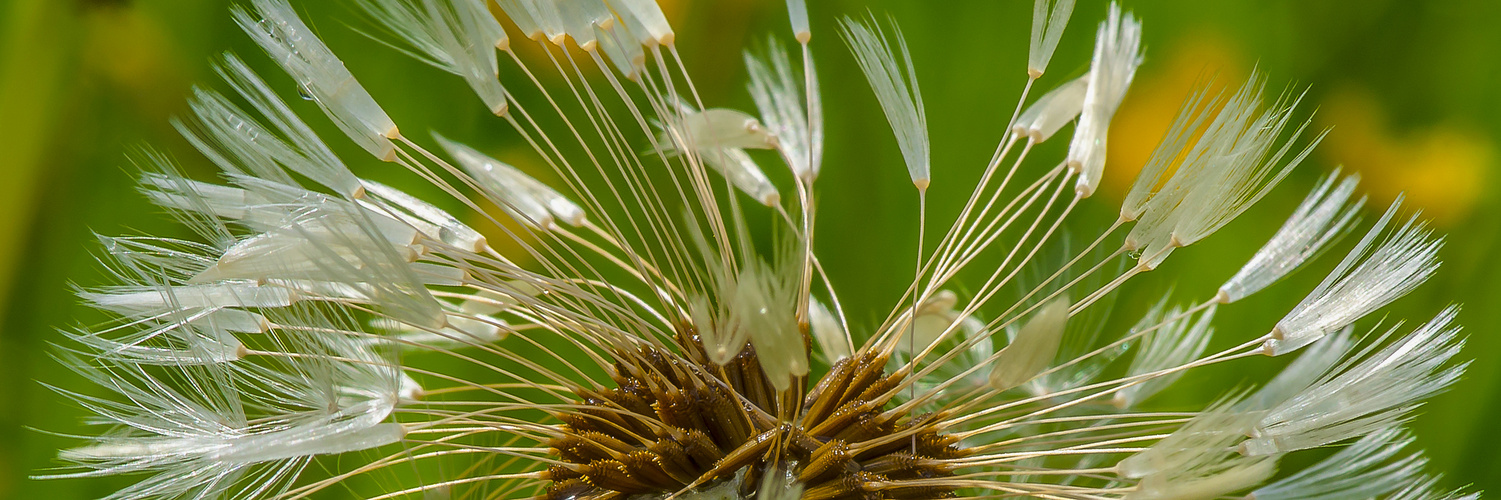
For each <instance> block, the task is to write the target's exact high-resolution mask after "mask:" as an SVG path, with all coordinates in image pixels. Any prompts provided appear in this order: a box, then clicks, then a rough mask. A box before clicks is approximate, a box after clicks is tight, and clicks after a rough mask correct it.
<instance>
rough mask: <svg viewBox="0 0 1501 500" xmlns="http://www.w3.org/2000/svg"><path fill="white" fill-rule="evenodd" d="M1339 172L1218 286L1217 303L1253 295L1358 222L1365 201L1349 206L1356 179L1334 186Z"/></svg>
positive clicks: (1357, 181) (1310, 195)
mask: <svg viewBox="0 0 1501 500" xmlns="http://www.w3.org/2000/svg"><path fill="white" fill-rule="evenodd" d="M1337 178H1339V171H1338V170H1336V171H1335V172H1334V173H1331V174H1329V175H1328V176H1326V177H1324V180H1323V181H1321V182H1319V184H1318V185H1317V186H1315V187H1314V189H1313V192H1311V193H1309V194H1308V197H1307V198H1304V199H1303V203H1301V204H1299V205H1298V208H1297V210H1294V211H1293V214H1292V216H1290V217H1288V218H1287V222H1284V223H1282V228H1281V229H1278V230H1277V234H1275V235H1272V239H1271V240H1268V241H1267V242H1266V245H1263V246H1262V247H1261V249H1260V250H1257V251H1256V255H1254V256H1252V257H1251V260H1250V261H1249V262H1246V265H1245V266H1243V267H1241V268H1240V271H1239V272H1237V273H1235V276H1233V277H1231V278H1230V280H1229V281H1226V282H1225V284H1223V285H1220V296H1219V300H1220V301H1221V302H1225V303H1230V302H1234V301H1237V300H1240V299H1242V298H1245V297H1246V296H1248V295H1251V294H1253V293H1256V292H1257V291H1260V290H1261V289H1263V288H1266V287H1267V286H1270V285H1271V284H1273V283H1276V282H1277V280H1280V279H1282V277H1284V276H1287V275H1288V274H1289V273H1291V272H1293V271H1294V270H1297V268H1298V266H1301V265H1303V263H1304V262H1307V261H1309V260H1312V259H1313V258H1314V257H1316V256H1318V255H1319V254H1320V253H1322V252H1323V251H1324V248H1325V247H1326V246H1327V245H1328V244H1329V243H1331V242H1332V241H1334V240H1337V239H1339V237H1340V236H1342V235H1344V234H1345V231H1347V230H1348V229H1349V228H1350V227H1352V226H1354V225H1355V224H1356V223H1357V222H1358V220H1359V213H1360V209H1361V208H1362V207H1364V206H1365V200H1366V199H1365V197H1361V198H1360V199H1358V200H1355V202H1353V203H1351V202H1350V196H1351V195H1353V194H1354V193H1355V185H1356V184H1358V183H1359V182H1360V176H1359V175H1350V176H1348V177H1345V179H1344V180H1342V181H1340V183H1339V185H1338V186H1335V184H1334V181H1335V179H1337Z"/></svg>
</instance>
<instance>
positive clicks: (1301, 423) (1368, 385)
mask: <svg viewBox="0 0 1501 500" xmlns="http://www.w3.org/2000/svg"><path fill="white" fill-rule="evenodd" d="M1458 311H1459V310H1458V308H1457V307H1452V306H1451V307H1449V308H1447V309H1445V310H1444V311H1443V312H1441V313H1439V315H1438V316H1436V317H1434V318H1433V319H1432V320H1430V321H1429V322H1428V323H1426V324H1424V325H1422V326H1420V327H1418V328H1417V329H1416V330H1414V331H1413V332H1412V333H1410V334H1408V335H1407V336H1406V337H1403V338H1402V339H1400V340H1398V341H1396V342H1393V343H1392V344H1391V345H1389V346H1386V347H1385V348H1383V349H1381V350H1380V351H1378V352H1376V353H1375V354H1371V355H1369V356H1365V357H1364V359H1360V356H1357V357H1356V358H1353V359H1351V360H1350V361H1347V362H1346V363H1345V366H1342V367H1340V368H1339V369H1337V370H1336V371H1335V372H1334V373H1331V374H1329V375H1326V376H1325V377H1324V378H1323V379H1321V380H1319V381H1318V382H1315V383H1314V385H1312V386H1310V387H1309V388H1307V389H1305V390H1303V391H1302V392H1300V393H1298V395H1297V396H1293V397H1292V398H1290V399H1288V400H1287V401H1284V402H1282V404H1279V405H1277V406H1276V407H1275V408H1273V409H1272V410H1271V411H1269V412H1267V413H1266V415H1265V416H1264V417H1262V418H1261V419H1260V420H1259V421H1258V422H1257V424H1256V426H1255V428H1254V429H1252V430H1251V433H1250V435H1251V436H1252V438H1251V439H1248V440H1246V441H1245V442H1243V443H1241V445H1240V449H1241V451H1242V453H1245V454H1247V455H1268V454H1274V453H1286V452H1289V451H1294V450H1301V449H1305V448H1312V447H1315V446H1322V445H1325V444H1329V443H1333V442H1337V441H1342V440H1345V439H1349V438H1351V437H1355V436H1362V435H1365V434H1368V433H1371V432H1374V431H1377V430H1380V429H1383V428H1387V427H1390V426H1392V425H1395V424H1396V423H1397V422H1400V421H1402V420H1403V419H1406V418H1407V416H1408V414H1409V413H1411V412H1412V410H1413V409H1415V408H1417V406H1418V405H1420V404H1422V401H1423V400H1424V399H1427V398H1429V397H1432V396H1433V395H1435V394H1438V393H1439V392H1442V391H1443V390H1444V389H1446V388H1448V387H1449V385H1450V384H1453V383H1454V382H1455V381H1456V380H1458V379H1459V376H1460V375H1461V374H1463V373H1464V369H1465V366H1467V365H1468V364H1469V363H1461V364H1459V365H1457V366H1453V367H1448V368H1445V367H1444V365H1445V364H1446V363H1448V362H1449V360H1450V359H1452V358H1453V357H1454V356H1455V355H1457V354H1459V350H1460V348H1462V347H1463V346H1464V340H1463V339H1460V338H1459V326H1457V325H1454V324H1453V322H1454V316H1455V315H1456V314H1457V313H1458ZM1395 329H1396V327H1393V328H1392V331H1394V330H1395ZM1392 331H1388V332H1387V335H1390V334H1391V333H1392ZM1383 337H1384V336H1383ZM1374 347H1375V346H1374V344H1373V346H1372V348H1374ZM1370 350H1371V348H1368V349H1367V350H1366V351H1367V352H1368V351H1370ZM1362 354H1365V353H1362ZM1356 359H1359V363H1355V360H1356ZM1352 365H1353V366H1352Z"/></svg>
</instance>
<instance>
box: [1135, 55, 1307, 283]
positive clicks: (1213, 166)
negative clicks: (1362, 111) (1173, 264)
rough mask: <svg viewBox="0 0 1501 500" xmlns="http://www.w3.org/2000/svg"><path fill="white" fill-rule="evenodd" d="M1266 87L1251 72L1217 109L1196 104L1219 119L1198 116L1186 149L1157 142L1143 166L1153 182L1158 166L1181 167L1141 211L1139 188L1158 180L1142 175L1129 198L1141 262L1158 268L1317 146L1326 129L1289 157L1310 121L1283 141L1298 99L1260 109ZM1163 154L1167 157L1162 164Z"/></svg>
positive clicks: (1245, 204) (1222, 222)
mask: <svg viewBox="0 0 1501 500" xmlns="http://www.w3.org/2000/svg"><path fill="white" fill-rule="evenodd" d="M1265 85H1266V81H1265V78H1264V77H1263V76H1261V75H1260V74H1259V73H1253V74H1252V76H1251V78H1250V79H1249V80H1247V81H1246V83H1245V84H1244V85H1242V86H1241V87H1240V89H1239V90H1238V91H1237V92H1236V93H1235V95H1233V96H1231V97H1230V99H1229V100H1228V101H1226V102H1225V104H1224V105H1223V106H1222V107H1220V108H1219V109H1218V111H1217V112H1215V111H1214V105H1215V104H1217V101H1218V100H1217V99H1216V100H1212V101H1211V102H1210V104H1209V105H1206V106H1203V107H1202V108H1199V109H1201V111H1200V113H1203V114H1209V113H1213V114H1214V119H1213V120H1211V121H1209V122H1208V124H1207V125H1204V126H1203V127H1202V128H1198V127H1197V126H1198V124H1200V123H1203V122H1204V117H1203V116H1200V117H1197V118H1194V119H1193V121H1192V123H1193V125H1194V126H1193V127H1190V128H1188V129H1185V130H1182V131H1181V132H1183V133H1185V134H1186V135H1192V134H1194V133H1198V134H1199V136H1198V137H1197V139H1195V140H1194V142H1193V145H1192V146H1190V147H1189V148H1188V149H1187V150H1186V151H1181V152H1179V153H1173V152H1172V151H1168V152H1166V154H1163V151H1164V150H1163V148H1162V147H1159V149H1158V153H1155V154H1154V157H1153V161H1152V163H1153V164H1152V165H1149V170H1150V172H1148V171H1143V176H1144V177H1145V176H1147V174H1149V173H1150V174H1151V178H1152V179H1153V181H1155V180H1156V177H1159V176H1161V175H1162V173H1163V171H1162V170H1160V169H1164V168H1166V166H1167V164H1170V163H1174V162H1176V164H1177V169H1176V170H1175V171H1174V172H1173V175H1172V177H1171V178H1169V179H1167V180H1166V181H1165V182H1163V183H1162V184H1161V187H1160V188H1157V189H1156V190H1155V191H1152V192H1150V195H1148V196H1147V198H1149V199H1148V200H1147V201H1145V203H1144V204H1142V205H1139V207H1140V209H1139V210H1136V208H1137V206H1133V205H1134V204H1136V203H1140V200H1141V199H1142V196H1141V192H1140V191H1138V189H1137V188H1140V187H1142V186H1144V185H1154V186H1155V184H1156V182H1153V181H1145V182H1144V181H1143V178H1138V182H1137V188H1133V190H1132V193H1133V194H1134V195H1136V196H1135V197H1133V198H1128V200H1127V202H1128V203H1127V205H1125V206H1123V209H1122V217H1123V218H1125V217H1128V216H1133V215H1135V216H1140V219H1139V220H1138V221H1137V223H1136V225H1135V227H1132V228H1131V232H1130V234H1128V235H1127V237H1126V247H1127V248H1128V249H1133V250H1134V249H1141V250H1142V257H1141V262H1142V265H1144V266H1146V267H1148V268H1152V267H1156V266H1157V265H1158V264H1160V263H1161V262H1162V261H1163V260H1164V259H1166V258H1167V256H1168V254H1170V253H1172V251H1173V250H1174V249H1176V248H1180V247H1184V246H1188V245H1191V244H1193V243H1195V242H1197V241H1199V240H1201V239H1204V238H1205V237H1207V236H1209V235H1210V234H1213V233H1214V232H1215V231H1217V230H1218V229H1219V228H1221V227H1224V226H1225V224H1229V223H1230V221H1232V220H1234V219H1235V218H1236V217H1238V216H1239V215H1240V214H1241V213H1244V212H1245V211H1246V210H1247V209H1249V208H1250V207H1251V206H1252V205H1254V204H1255V203H1256V202H1257V201H1260V200H1261V198H1262V197H1263V196H1265V195H1266V194H1267V193H1268V192H1270V191H1271V189H1272V188H1273V187H1275V186H1276V185H1277V183H1279V182H1281V180H1282V179H1283V178H1284V177H1286V176H1287V174H1289V173H1290V172H1291V171H1292V169H1294V168H1296V167H1297V166H1298V164H1300V163H1301V162H1302V161H1303V159H1304V158H1306V157H1307V155H1308V153H1309V152H1311V151H1312V149H1313V147H1314V146H1315V145H1317V144H1318V142H1319V139H1321V138H1322V135H1321V136H1320V137H1319V138H1316V139H1314V140H1313V141H1311V143H1310V144H1309V145H1308V146H1306V147H1305V148H1304V149H1303V150H1302V151H1301V152H1299V153H1298V154H1296V155H1295V156H1293V157H1291V158H1286V157H1287V155H1288V153H1289V152H1291V151H1292V146H1293V143H1294V141H1296V140H1297V138H1298V137H1299V136H1301V135H1302V133H1303V131H1304V130H1305V129H1306V128H1307V127H1308V123H1309V122H1307V121H1305V122H1303V123H1302V124H1301V125H1300V126H1299V127H1298V128H1297V129H1296V130H1295V131H1294V132H1293V133H1292V134H1290V137H1288V138H1287V139H1286V140H1282V141H1280V142H1281V145H1280V146H1279V145H1278V142H1279V139H1280V138H1281V135H1283V134H1282V131H1283V130H1284V129H1285V127H1286V126H1287V124H1288V123H1289V121H1290V120H1291V118H1292V112H1293V110H1294V109H1295V108H1296V107H1297V103H1298V100H1297V99H1293V98H1291V97H1290V96H1288V95H1283V96H1281V97H1279V98H1278V100H1277V101H1276V102H1275V103H1273V105H1272V106H1270V107H1269V108H1268V109H1266V110H1261V103H1262V94H1263V90H1264V88H1265ZM1197 100H1198V97H1195V98H1194V99H1190V104H1188V105H1185V106H1184V110H1183V112H1188V111H1189V110H1191V109H1194V108H1195V107H1196V106H1194V104H1196V101H1197ZM1182 119H1183V115H1182V113H1180V120H1179V122H1178V124H1177V125H1183V124H1185V123H1186V122H1184V121H1182ZM1175 126H1176V125H1175ZM1175 132H1178V131H1175ZM1184 137H1185V136H1178V137H1177V138H1175V139H1173V140H1172V141H1171V142H1172V143H1179V144H1181V143H1184V142H1185V141H1182V139H1183V138H1184ZM1168 143H1169V141H1164V144H1168ZM1159 154H1161V156H1158V155H1159ZM1285 158H1286V159H1285ZM1159 159H1161V160H1163V161H1165V162H1166V163H1162V164H1157V161H1158V160H1159Z"/></svg>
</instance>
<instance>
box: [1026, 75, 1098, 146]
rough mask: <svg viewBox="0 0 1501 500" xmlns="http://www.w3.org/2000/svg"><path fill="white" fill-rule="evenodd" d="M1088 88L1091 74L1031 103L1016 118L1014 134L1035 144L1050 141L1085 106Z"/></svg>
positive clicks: (1059, 87)
mask: <svg viewBox="0 0 1501 500" xmlns="http://www.w3.org/2000/svg"><path fill="white" fill-rule="evenodd" d="M1088 90H1089V74H1088V73H1086V74H1084V76H1081V77H1078V78H1075V79H1073V80H1069V81H1068V82H1066V83H1064V84H1063V85H1059V86H1058V88H1056V89H1053V90H1052V91H1051V92H1048V93H1046V94H1043V95H1042V97H1039V98H1037V101H1036V102H1033V103H1032V105H1031V106H1028V107H1027V110H1026V111H1023V112H1022V114H1021V116H1019V117H1017V119H1016V124H1015V125H1013V126H1012V127H1011V133H1013V134H1016V135H1017V136H1025V137H1026V138H1027V139H1029V140H1031V141H1032V142H1034V143H1040V142H1042V141H1046V140H1048V138H1049V137H1052V136H1053V134H1055V133H1057V132H1058V129H1061V128H1063V126H1064V125H1067V124H1068V123H1069V122H1071V121H1074V118H1075V117H1077V116H1079V112H1080V111H1082V110H1083V109H1084V96H1085V94H1087V93H1088V92H1087V91H1088Z"/></svg>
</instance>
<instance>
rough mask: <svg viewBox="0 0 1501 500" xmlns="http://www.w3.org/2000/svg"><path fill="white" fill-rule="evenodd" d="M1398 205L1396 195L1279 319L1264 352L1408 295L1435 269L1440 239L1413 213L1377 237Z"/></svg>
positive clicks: (1289, 347) (1286, 347) (1285, 348)
mask: <svg viewBox="0 0 1501 500" xmlns="http://www.w3.org/2000/svg"><path fill="white" fill-rule="evenodd" d="M1401 205H1402V199H1401V197H1398V198H1397V200H1396V201H1395V202H1393V203H1392V205H1391V207H1390V208H1388V209H1387V211H1386V213H1385V214H1383V215H1382V216H1381V219H1380V220H1378V221H1377V222H1376V225H1375V226H1373V227H1371V229H1370V231H1368V232H1367V233H1366V235H1365V237H1363V238H1361V240H1360V242H1359V243H1357V244H1356V245H1355V248H1353V249H1351V250H1350V253H1349V254H1348V255H1346V256H1345V259H1344V260H1343V261H1340V263H1339V265H1338V266H1336V267H1335V268H1334V271H1332V272H1330V273H1329V276H1328V277H1326V278H1324V281H1323V282H1322V283H1319V286H1318V287H1317V288H1315V289H1314V290H1313V291H1312V292H1309V294H1308V296H1307V297H1305V298H1304V299H1303V301H1302V302H1300V303H1298V305H1297V306H1296V307H1294V308H1293V310H1292V311H1289V312H1288V313H1287V316H1284V317H1283V318H1282V320H1281V321H1278V322H1277V327H1276V328H1275V329H1274V330H1273V331H1272V338H1270V339H1268V340H1267V343H1266V352H1267V354H1269V355H1273V356H1277V355H1282V354H1285V353H1288V352H1292V351H1294V350H1297V349H1299V348H1301V347H1303V346H1305V345H1308V344H1309V343H1311V342H1313V341H1315V340H1318V339H1319V338H1322V337H1323V336H1324V335H1326V334H1329V333H1331V332H1336V331H1339V330H1340V329H1341V328H1344V327H1345V325H1348V324H1350V323H1353V322H1354V321H1355V320H1357V319H1360V318H1361V317H1363V316H1365V315H1367V314H1370V313H1371V312H1372V311H1375V310H1376V309H1380V308H1381V307H1383V306H1385V305H1386V304H1388V303H1390V302H1391V301H1393V300H1396V299H1397V298H1398V297H1401V296H1403V295H1406V294H1407V292H1409V291H1412V289H1414V288H1417V286H1418V285H1421V284H1423V282H1424V281H1427V280H1428V277H1429V276H1432V275H1433V273H1434V272H1436V271H1437V270H1438V266H1439V261H1438V251H1439V249H1441V248H1443V246H1444V240H1443V238H1434V237H1433V236H1432V232H1431V231H1430V230H1429V229H1428V228H1427V226H1426V224H1424V223H1422V222H1420V221H1418V220H1417V215H1414V216H1413V217H1412V218H1409V219H1408V220H1407V222H1406V223H1404V224H1403V225H1402V226H1401V227H1398V228H1396V229H1395V230H1393V231H1391V232H1390V234H1388V235H1387V236H1386V238H1385V239H1384V240H1382V241H1381V242H1380V243H1377V241H1376V240H1377V238H1379V237H1381V235H1382V234H1386V233H1387V226H1388V224H1390V223H1391V222H1392V218H1393V217H1395V216H1396V213H1397V210H1398V209H1399V208H1401Z"/></svg>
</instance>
